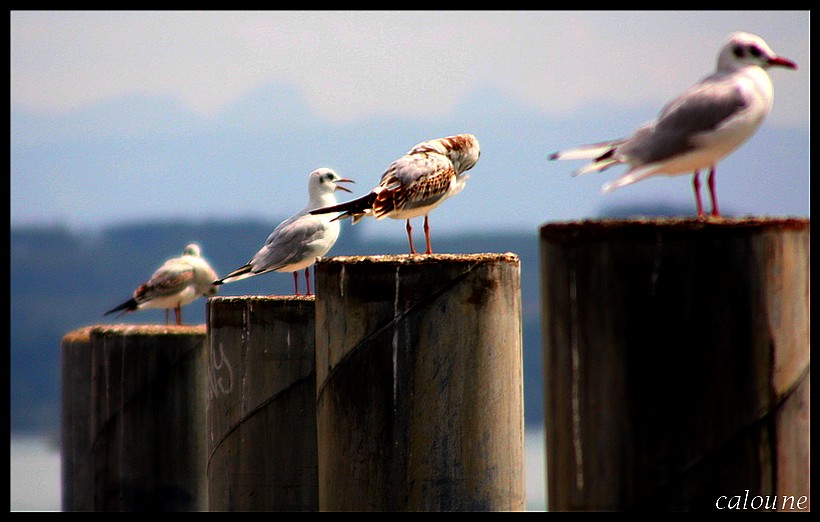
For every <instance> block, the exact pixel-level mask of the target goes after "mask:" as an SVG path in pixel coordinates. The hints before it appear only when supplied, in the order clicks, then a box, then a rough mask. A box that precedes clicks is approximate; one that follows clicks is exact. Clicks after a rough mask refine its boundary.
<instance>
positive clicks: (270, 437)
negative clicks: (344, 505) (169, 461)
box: [207, 296, 318, 511]
mask: <svg viewBox="0 0 820 522" xmlns="http://www.w3.org/2000/svg"><path fill="white" fill-rule="evenodd" d="M207 310H208V328H209V329H208V332H209V339H208V342H209V361H208V376H209V392H208V414H207V419H208V421H207V424H208V470H207V476H208V498H209V504H210V510H211V511H316V510H318V484H317V477H316V476H317V465H316V372H315V369H314V368H315V352H314V339H315V323H314V310H315V302H314V298H313V297H312V296H311V297H296V296H287V297H276V296H271V297H257V296H243V297H214V298H211V299H210V300H209V301H208V309H207Z"/></svg>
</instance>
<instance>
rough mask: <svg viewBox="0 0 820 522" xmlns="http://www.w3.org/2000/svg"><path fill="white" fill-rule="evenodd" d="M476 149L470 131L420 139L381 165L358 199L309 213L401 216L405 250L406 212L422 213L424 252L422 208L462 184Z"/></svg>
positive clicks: (477, 152) (426, 230)
mask: <svg viewBox="0 0 820 522" xmlns="http://www.w3.org/2000/svg"><path fill="white" fill-rule="evenodd" d="M479 155H480V150H479V146H478V140H477V139H476V137H475V136H473V135H472V134H459V135H457V136H448V137H446V138H439V139H435V140H429V141H423V142H421V143H419V144H418V145H416V146H415V147H413V148H412V149H410V151H409V152H407V154H405V155H404V156H402V157H401V158H399V159H397V160H396V161H394V162H393V163H391V164H390V166H389V167H387V170H385V172H384V174H382V178H381V182H380V183H379V185H378V186H377V187H376V188H374V189H373V190H371V191H370V193H369V194H367V195H365V196H362V197H360V198H358V199H354V200H352V201H348V202H346V203H340V204H338V205H331V206H328V207H322V208H318V209H316V210H313V211H311V214H327V213H330V212H341V213H342V214H340V215H339V216H337V217H335V218H334V219H344V218H347V217H351V218H352V222H353V223H354V224H355V223H357V222H358V221H359V220H360V219H362V218H363V217H365V216H373V217H375V218H376V219H383V218H386V217H389V218H393V219H405V220H407V226H406V228H407V239H408V240H409V241H410V253H411V254H415V253H416V249H415V248H414V247H413V235H412V227H411V226H410V218H414V217H418V216H424V239H425V241H426V243H427V251H426V253H427V254H432V253H433V250H432V248H431V247H430V225H429V224H428V218H427V216H428V214H429V213H430V211H432V210H433V209H434V208H436V207H437V206H439V205H440V204H441V203H443V202H444V200H446V199H447V198H449V197H452V196H455V195H456V194H458V193H459V192H461V191H462V190H463V189H464V185H465V184H466V182H467V179H468V178H469V176H468V175H467V174H465V172H466V171H467V170H470V169H471V168H472V167H473V166H474V165H475V164H476V162H478V157H479Z"/></svg>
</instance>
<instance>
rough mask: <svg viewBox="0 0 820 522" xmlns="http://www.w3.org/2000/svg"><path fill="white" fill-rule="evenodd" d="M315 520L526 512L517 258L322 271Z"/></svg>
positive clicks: (396, 260) (416, 259)
mask: <svg viewBox="0 0 820 522" xmlns="http://www.w3.org/2000/svg"><path fill="white" fill-rule="evenodd" d="M316 287H317V292H316V295H317V298H316V323H317V334H316V336H317V337H316V361H317V363H316V382H317V437H318V448H319V507H320V509H321V510H328V511H461V510H464V511H468V510H473V511H492V510H499V511H508V510H509V511H512V510H523V509H524V508H525V502H526V498H525V491H524V487H525V486H524V412H523V383H522V374H523V368H522V341H521V288H520V262H519V259H518V256H516V255H514V254H471V255H445V254H436V255H415V256H413V255H398V256H367V257H333V258H323V259H320V260H319V261H318V262H317V264H316Z"/></svg>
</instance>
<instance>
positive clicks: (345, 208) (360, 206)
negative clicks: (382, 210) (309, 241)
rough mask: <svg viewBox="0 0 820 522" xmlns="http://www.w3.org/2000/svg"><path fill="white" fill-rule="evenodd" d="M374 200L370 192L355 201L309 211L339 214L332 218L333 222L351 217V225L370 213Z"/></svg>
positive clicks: (374, 196)
mask: <svg viewBox="0 0 820 522" xmlns="http://www.w3.org/2000/svg"><path fill="white" fill-rule="evenodd" d="M375 199H376V194H375V193H374V192H371V193H370V194H367V195H365V196H362V197H360V198H357V199H353V200H351V201H346V202H344V203H339V204H338V205H330V206H328V207H321V208H317V209H314V210H311V211H310V213H311V214H329V213H331V212H341V214H339V215H338V216H336V217H335V218H333V221H336V220H337V219H345V218H348V217H351V216H352V217H353V223H356V222H357V221H359V220H360V219H361V218H362V217H363V216H364V215H365V214H367V213H369V212H371V210H372V208H373V202H374V201H375Z"/></svg>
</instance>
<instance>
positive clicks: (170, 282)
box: [103, 243, 218, 325]
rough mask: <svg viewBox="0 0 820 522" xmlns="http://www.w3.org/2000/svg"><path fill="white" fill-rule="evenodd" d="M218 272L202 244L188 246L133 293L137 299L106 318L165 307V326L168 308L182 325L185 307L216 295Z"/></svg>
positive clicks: (122, 305) (124, 304)
mask: <svg viewBox="0 0 820 522" xmlns="http://www.w3.org/2000/svg"><path fill="white" fill-rule="evenodd" d="M215 278H216V272H214V270H213V269H212V268H211V266H210V265H209V264H208V262H207V261H205V259H203V257H202V250H201V249H200V248H199V245H197V244H195V243H191V244H190V245H188V246H186V247H185V250H184V251H183V252H182V256H181V257H175V258H173V259H169V260H167V261H166V262H165V263H164V264H163V265H162V266H161V267H159V268H158V269H157V270H156V271H155V272H154V274H153V275H152V276H151V279H149V280H148V281H146V282H145V283H143V284H141V285H140V286H138V287H137V289H136V290H134V297H133V298H131V299H129V300H128V301H126V302H124V303H122V304H121V305H119V306H117V307H116V308H112V309H111V310H109V311H107V312H105V314H103V315H108V314H112V313H114V312H120V314H119V315H118V316H117V317H119V316H120V315H123V314H125V313H128V312H133V311H135V310H143V309H145V308H165V324H168V309H169V308H173V309H174V315H175V316H176V324H177V325H181V324H182V307H183V306H185V305H186V304H188V303H190V302H192V301H194V300H195V299H197V298H199V297H210V296H212V295H215V294H216V292H217V290H218V289H217V287H215V286H214V285H213V284H211V282H212V281H213V280H214V279H215Z"/></svg>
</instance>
